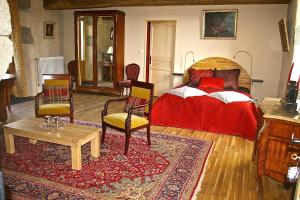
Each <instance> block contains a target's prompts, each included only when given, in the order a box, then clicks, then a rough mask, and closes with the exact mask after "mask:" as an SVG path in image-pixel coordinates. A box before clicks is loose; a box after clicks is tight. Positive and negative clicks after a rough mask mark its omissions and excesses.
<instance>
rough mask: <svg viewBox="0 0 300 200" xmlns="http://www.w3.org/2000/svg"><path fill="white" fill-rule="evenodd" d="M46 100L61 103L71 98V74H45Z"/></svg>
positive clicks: (44, 88) (43, 76) (44, 89)
mask: <svg viewBox="0 0 300 200" xmlns="http://www.w3.org/2000/svg"><path fill="white" fill-rule="evenodd" d="M42 78H43V80H44V84H43V91H44V102H46V103H61V102H64V101H68V100H70V99H71V95H72V87H71V85H72V84H71V76H70V75H69V74H43V75H42Z"/></svg>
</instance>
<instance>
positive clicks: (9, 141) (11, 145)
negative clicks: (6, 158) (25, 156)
mask: <svg viewBox="0 0 300 200" xmlns="http://www.w3.org/2000/svg"><path fill="white" fill-rule="evenodd" d="M4 137H5V147H6V153H9V154H14V153H15V142H14V135H13V134H11V133H9V131H8V130H7V129H6V128H4Z"/></svg>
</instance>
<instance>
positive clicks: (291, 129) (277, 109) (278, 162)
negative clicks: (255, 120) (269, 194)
mask: <svg viewBox="0 0 300 200" xmlns="http://www.w3.org/2000/svg"><path fill="white" fill-rule="evenodd" d="M259 109H260V119H262V123H261V124H263V125H262V128H261V130H260V131H259V132H260V134H259V135H258V139H257V141H256V145H257V146H256V148H257V155H256V156H257V181H258V184H261V181H262V179H261V176H262V175H267V176H269V177H271V178H273V179H275V180H276V181H279V182H282V183H283V182H286V174H287V171H288V167H289V166H293V165H296V162H295V161H294V160H292V159H291V154H293V153H297V155H300V145H299V144H292V143H291V138H292V134H293V133H294V136H295V138H298V139H299V138H300V115H296V116H293V115H291V114H289V113H287V112H286V111H285V110H284V108H283V107H282V106H281V102H280V99H279V98H264V99H263V101H262V102H261V103H260V104H259Z"/></svg>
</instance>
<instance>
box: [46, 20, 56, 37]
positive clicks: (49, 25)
mask: <svg viewBox="0 0 300 200" xmlns="http://www.w3.org/2000/svg"><path fill="white" fill-rule="evenodd" d="M54 25H55V23H54V22H44V38H45V39H53V38H54Z"/></svg>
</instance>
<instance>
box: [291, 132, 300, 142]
mask: <svg viewBox="0 0 300 200" xmlns="http://www.w3.org/2000/svg"><path fill="white" fill-rule="evenodd" d="M291 142H292V143H294V144H300V139H298V138H295V134H294V133H292V139H291Z"/></svg>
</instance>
